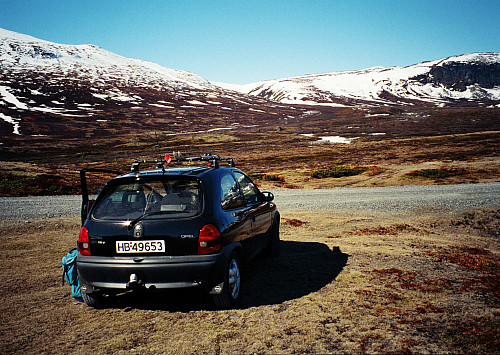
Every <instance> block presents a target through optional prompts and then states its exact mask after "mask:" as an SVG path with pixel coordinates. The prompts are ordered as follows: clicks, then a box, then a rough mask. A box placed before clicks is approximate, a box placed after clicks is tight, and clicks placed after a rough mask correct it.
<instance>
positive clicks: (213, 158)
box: [131, 152, 235, 172]
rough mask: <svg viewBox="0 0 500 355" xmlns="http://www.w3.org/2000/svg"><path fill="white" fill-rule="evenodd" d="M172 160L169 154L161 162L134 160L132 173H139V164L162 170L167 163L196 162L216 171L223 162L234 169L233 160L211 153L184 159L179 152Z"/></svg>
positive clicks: (175, 153)
mask: <svg viewBox="0 0 500 355" xmlns="http://www.w3.org/2000/svg"><path fill="white" fill-rule="evenodd" d="M173 155H174V156H173V158H172V156H171V155H170V154H166V155H165V157H164V158H163V159H162V160H136V161H134V162H133V163H132V168H131V171H132V172H137V171H139V167H140V165H141V164H156V167H157V168H158V169H164V164H165V163H167V164H169V163H171V162H174V163H178V164H180V163H182V162H197V161H200V162H202V161H206V162H208V164H209V165H208V164H207V165H208V166H211V167H213V168H214V169H217V168H218V167H219V162H220V161H225V162H226V163H227V164H228V165H229V166H230V167H232V168H234V166H235V165H234V160H233V158H223V157H220V156H218V155H213V154H212V153H205V154H204V155H202V156H199V157H184V156H183V155H182V154H181V153H180V152H174V154H173Z"/></svg>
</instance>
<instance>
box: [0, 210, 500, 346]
mask: <svg viewBox="0 0 500 355" xmlns="http://www.w3.org/2000/svg"><path fill="white" fill-rule="evenodd" d="M471 213H472V214H474V215H475V216H482V217H481V218H482V219H480V218H471V215H464V216H461V217H455V218H454V219H453V220H449V219H445V218H439V219H438V218H433V219H432V220H429V219H426V220H423V219H422V220H419V219H410V218H402V217H401V219H398V220H395V219H394V218H392V217H391V218H389V217H387V216H382V215H364V214H362V213H357V214H353V213H343V212H338V213H324V212H318V211H303V212H300V213H297V212H291V211H281V214H282V217H283V218H284V219H283V221H282V222H283V223H282V228H281V229H282V233H281V237H282V251H283V253H282V256H280V257H279V258H270V259H268V258H258V259H256V260H255V261H254V262H252V263H251V264H250V265H248V266H247V267H246V268H245V270H244V271H245V273H244V276H245V277H246V279H245V281H246V283H245V287H244V289H243V296H244V297H243V305H242V308H241V309H234V310H228V311H218V310H214V309H213V308H212V306H211V305H210V303H208V302H207V301H206V298H205V297H204V295H202V294H201V293H198V292H193V291H189V292H186V291H182V292H181V291H179V292H171V293H168V294H160V293H159V294H146V295H135V294H125V295H122V296H119V297H118V298H117V299H116V300H114V302H113V303H112V304H111V306H110V308H107V309H102V310H95V309H92V308H89V307H87V306H85V305H84V304H81V303H79V302H76V301H74V300H73V299H72V298H71V297H70V290H69V287H68V286H61V283H60V282H61V266H60V260H61V257H62V256H63V255H64V254H65V253H66V252H67V250H68V249H70V248H71V247H73V246H74V244H75V240H76V238H77V233H78V229H79V226H78V219H77V218H64V219H44V220H31V221H11V222H5V221H3V222H0V240H1V242H2V243H1V244H0V255H1V259H0V277H1V279H2V283H1V284H0V295H1V299H2V302H1V303H0V314H1V315H2V321H1V323H0V348H1V349H2V352H3V353H46V352H48V353H66V352H76V353H91V352H92V353H93V352H95V353H129V352H137V353H173V352H176V353H193V352H198V353H244V354H247V353H272V354H275V353H286V354H290V353H305V352H313V353H332V352H333V353H346V352H347V353H353V352H354V353H429V352H430V353H443V352H451V353H477V352H488V353H495V352H499V351H500V348H499V344H498V339H499V319H500V308H499V307H500V299H499V298H498V297H499V295H498V292H496V291H497V289H495V288H494V287H497V286H495V285H498V277H499V275H498V270H497V267H498V263H499V256H500V245H499V239H498V238H497V237H495V236H493V235H491V234H489V233H483V232H484V231H485V230H488V229H484V228H483V229H481V228H480V226H479V227H478V226H477V223H476V224H467V223H464V221H470V220H474V221H478V220H482V223H481V224H484V225H489V224H491V222H492V219H493V222H495V221H494V220H495V218H496V217H495V216H496V214H495V213H486V214H485V213H482V212H481V213H479V212H471ZM496 213H498V211H497V212H496ZM467 216H468V217H467ZM488 216H489V217H488ZM294 220H295V221H301V222H304V221H307V223H302V224H300V223H287V221H294ZM465 246H466V247H465ZM464 260H465V261H467V263H466V264H463V261H464ZM471 265H472V266H473V267H472V266H471ZM492 286H494V287H492Z"/></svg>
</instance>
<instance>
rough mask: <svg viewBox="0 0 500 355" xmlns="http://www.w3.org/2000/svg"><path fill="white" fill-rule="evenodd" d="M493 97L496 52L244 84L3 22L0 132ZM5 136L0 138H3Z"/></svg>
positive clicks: (498, 93) (107, 130) (138, 127)
mask: <svg viewBox="0 0 500 355" xmlns="http://www.w3.org/2000/svg"><path fill="white" fill-rule="evenodd" d="M499 104H500V53H476V54H469V55H462V56H458V57H450V58H446V59H442V60H436V61H432V62H424V63H420V64H416V65H412V66H409V67H404V68H401V67H392V68H381V67H376V68H370V69H365V70H359V71H349V72H336V73H325V74H316V75H304V76H299V77H294V78H286V79H279V80H269V81H264V82H259V83H254V84H248V85H243V86H241V85H228V84H220V83H211V82H208V81H207V80H205V79H204V78H202V77H200V76H198V75H196V74H193V73H189V72H186V71H182V70H174V69H168V68H165V67H162V66H160V65H158V64H155V63H151V62H146V61H143V60H139V59H130V58H125V57H123V56H119V55H117V54H114V53H111V52H109V51H107V50H104V49H102V48H99V47H97V46H95V45H91V44H84V45H65V44H58V43H53V42H48V41H44V40H41V39H37V38H34V37H31V36H27V35H23V34H19V33H16V32H11V31H8V30H4V29H0V137H1V136H3V137H7V138H12V137H14V136H20V137H23V136H25V137H32V136H50V137H52V136H62V135H63V136H65V137H69V138H81V137H82V136H85V137H89V138H99V137H106V136H108V135H117V134H124V135H125V134H127V133H131V132H132V133H134V134H136V133H137V132H155V134H156V132H157V131H158V132H164V134H168V135H177V134H188V133H190V132H208V131H211V130H220V129H235V128H238V127H242V126H253V125H256V124H257V125H267V124H271V125H275V124H277V123H279V122H280V120H283V121H286V120H289V119H294V118H301V117H306V118H307V117H311V115H321V114H322V113H321V112H326V111H328V110H329V111H332V110H334V109H332V108H331V107H336V106H338V107H359V106H364V105H368V106H386V105H391V106H392V105H395V106H396V105H399V106H402V105H412V106H436V105H467V106H491V105H499ZM310 105H315V106H314V107H312V106H310ZM320 111H321V112H320ZM327 114H328V115H330V116H329V117H331V112H328V113H327ZM333 115H335V114H333ZM6 142H7V140H6V139H1V138H0V145H1V144H7V143H6Z"/></svg>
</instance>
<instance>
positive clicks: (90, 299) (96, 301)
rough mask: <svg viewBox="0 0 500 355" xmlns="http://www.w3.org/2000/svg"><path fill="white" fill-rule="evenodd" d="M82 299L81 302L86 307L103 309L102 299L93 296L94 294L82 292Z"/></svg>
mask: <svg viewBox="0 0 500 355" xmlns="http://www.w3.org/2000/svg"><path fill="white" fill-rule="evenodd" d="M82 299H83V302H85V304H86V305H87V306H90V307H94V308H103V307H104V299H103V297H102V296H101V295H95V294H90V293H83V292H82Z"/></svg>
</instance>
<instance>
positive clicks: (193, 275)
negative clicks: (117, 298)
mask: <svg viewBox="0 0 500 355" xmlns="http://www.w3.org/2000/svg"><path fill="white" fill-rule="evenodd" d="M225 263H226V257H225V256H224V254H223V253H219V254H212V255H192V256H164V257H147V258H146V257H144V258H141V257H102V256H83V255H78V258H77V268H78V277H79V279H80V286H81V289H82V292H85V293H93V292H101V291H106V290H108V291H115V292H120V291H124V290H127V289H131V288H135V287H141V288H146V289H149V290H156V289H158V290H161V289H170V288H185V287H194V286H200V285H203V286H206V287H207V288H212V287H213V286H215V285H216V284H218V283H220V282H222V281H223V279H224V265H225ZM131 275H135V276H131ZM133 279H135V280H137V281H132V282H131V280H133Z"/></svg>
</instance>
